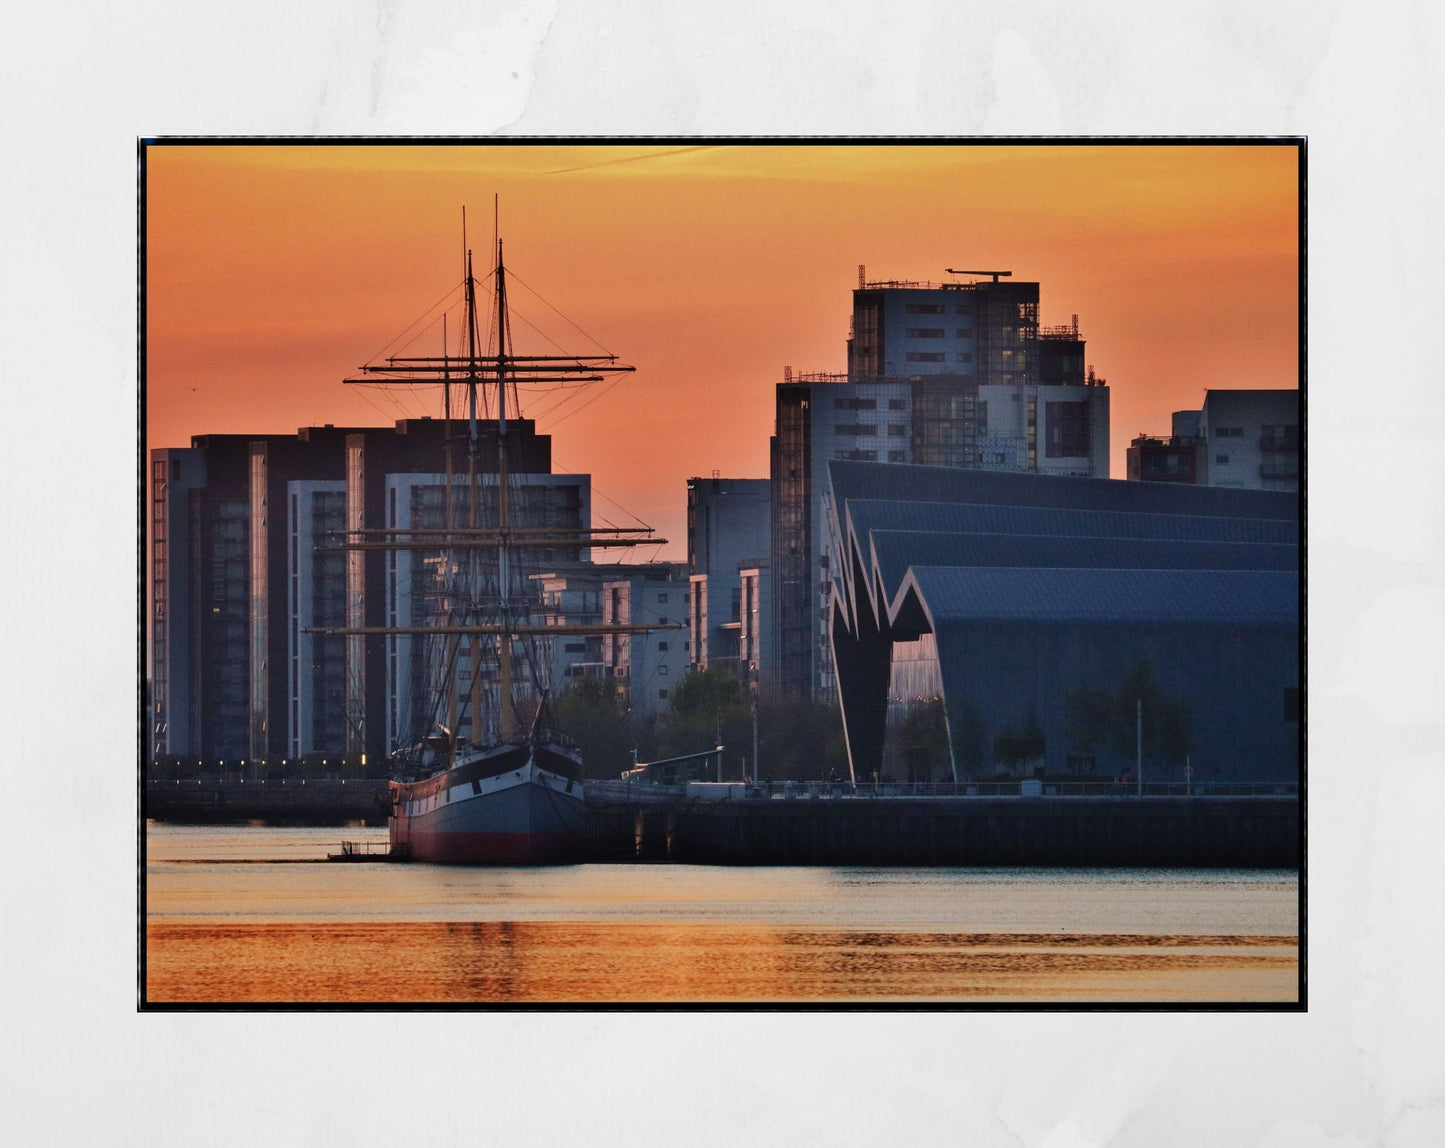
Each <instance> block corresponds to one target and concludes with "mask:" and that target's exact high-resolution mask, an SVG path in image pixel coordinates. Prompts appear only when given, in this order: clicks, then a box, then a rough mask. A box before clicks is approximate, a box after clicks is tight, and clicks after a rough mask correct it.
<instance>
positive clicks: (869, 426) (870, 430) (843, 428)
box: [833, 423, 878, 435]
mask: <svg viewBox="0 0 1445 1148" xmlns="http://www.w3.org/2000/svg"><path fill="white" fill-rule="evenodd" d="M833 433H834V434H842V435H860V434H877V433H878V424H877V423H840V424H839V425H838V426H835V427H834V428H833Z"/></svg>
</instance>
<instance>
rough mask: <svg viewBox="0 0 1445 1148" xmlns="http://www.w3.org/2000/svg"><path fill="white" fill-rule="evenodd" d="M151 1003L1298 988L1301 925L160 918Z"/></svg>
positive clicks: (1105, 994)
mask: <svg viewBox="0 0 1445 1148" xmlns="http://www.w3.org/2000/svg"><path fill="white" fill-rule="evenodd" d="M147 939H148V965H147V977H148V996H149V999H151V1000H154V1001H163V1000H173V1001H207V1002H221V1001H285V1002H289V1001H296V1002H301V1001H322V1002H348V1001H350V1002H359V1001H373V1002H376V1001H381V1002H420V1003H464V1002H465V1003H470V1002H496V1003H502V1002H542V1001H548V1002H576V1003H606V1002H615V1003H627V1002H633V1003H635V1002H647V1001H657V1002H674V1003H676V1002H699V1003H702V1002H722V1001H764V1002H786V1001H839V1002H843V1001H867V1000H924V1001H926V1000H931V1001H943V1000H959V1001H967V1000H971V999H979V998H990V999H997V998H1010V999H1026V1000H1060V1001H1070V1000H1072V1001H1082V1000H1151V1001H1175V1000H1215V1001H1241V1000H1245V1001H1257V1000H1258V1001H1262V1000H1274V1001H1289V1000H1293V999H1295V979H1296V975H1297V971H1298V949H1297V947H1296V939H1295V938H1293V937H1241V936H1209V937H1201V936H1137V935H1110V936H1092V937H1078V936H1056V935H1035V934H989V935H969V934H964V935H958V934H949V933H912V932H903V933H881V932H871V931H862V932H855V931H849V930H808V929H803V930H800V929H792V930H775V929H767V928H756V927H749V928H734V927H729V926H720V925H702V926H698V925H605V924H595V923H564V922H519V921H487V922H483V921H472V922H445V923H427V922H416V923H408V924H401V925H397V924H324V925H299V924H282V925H258V924H246V925H191V924H179V923H153V924H151V925H150V926H149V928H148V930H147Z"/></svg>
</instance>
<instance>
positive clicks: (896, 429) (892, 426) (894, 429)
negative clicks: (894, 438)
mask: <svg viewBox="0 0 1445 1148" xmlns="http://www.w3.org/2000/svg"><path fill="white" fill-rule="evenodd" d="M888 433H889V434H892V435H899V434H907V433H908V428H907V427H906V426H904V425H903V424H902V423H889V424H888Z"/></svg>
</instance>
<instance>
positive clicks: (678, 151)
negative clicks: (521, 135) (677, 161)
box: [542, 144, 714, 175]
mask: <svg viewBox="0 0 1445 1148" xmlns="http://www.w3.org/2000/svg"><path fill="white" fill-rule="evenodd" d="M713 146H714V145H712V144H699V145H698V146H696V147H675V148H673V149H672V150H671V151H655V152H650V153H649V154H647V155H627V156H623V157H622V158H621V159H600V160H598V161H597V162H596V163H584V164H581V165H579V166H577V167H559V168H556V169H555V170H553V171H544V172H543V173H542V174H543V175H565V174H566V173H567V172H569V171H586V170H587V169H588V168H592V167H606V166H607V165H608V164H613V163H637V162H638V161H639V160H645V159H661V158H662V157H663V156H665V155H682V154H684V153H685V152H690V151H707V150H708V149H709V148H710V147H713Z"/></svg>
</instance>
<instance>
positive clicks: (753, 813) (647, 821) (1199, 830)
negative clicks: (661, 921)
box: [145, 779, 1300, 868]
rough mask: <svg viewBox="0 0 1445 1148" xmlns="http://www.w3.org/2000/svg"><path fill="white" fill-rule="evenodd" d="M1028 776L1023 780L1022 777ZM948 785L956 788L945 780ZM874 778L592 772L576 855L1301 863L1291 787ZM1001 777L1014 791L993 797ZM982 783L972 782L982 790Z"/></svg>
mask: <svg viewBox="0 0 1445 1148" xmlns="http://www.w3.org/2000/svg"><path fill="white" fill-rule="evenodd" d="M1025 784H1027V783H1025ZM949 788H951V789H952V788H953V787H949ZM968 788H970V787H963V786H960V787H957V790H958V791H957V792H949V793H945V794H938V793H921V792H919V791H918V789H917V788H914V787H907V786H882V787H878V788H876V789H875V788H871V787H865V786H858V787H856V788H854V787H852V786H846V785H820V784H817V783H812V784H793V783H787V784H783V783H779V784H778V785H776V786H774V787H771V788H766V789H764V788H758V787H750V788H745V787H744V786H742V785H740V784H734V785H701V786H700V785H697V784H695V783H694V784H692V785H684V786H661V785H629V784H627V783H625V782H620V781H610V782H588V783H586V785H585V792H586V795H587V825H586V828H585V830H584V832H585V835H586V841H585V844H584V850H583V856H584V858H585V859H586V860H588V861H598V862H634V861H639V862H647V861H674V862H683V863H690V864H701V865H868V866H874V865H897V866H1033V865H1038V866H1080V867H1089V866H1142V867H1156V866H1157V867H1179V868H1297V867H1298V866H1299V863H1300V801H1299V796H1298V793H1297V792H1295V790H1294V787H1292V786H1290V787H1268V788H1266V789H1261V790H1258V791H1249V790H1248V787H1241V788H1242V789H1243V790H1244V791H1242V792H1230V791H1227V790H1226V791H1223V792H1218V791H1216V792H1185V791H1184V787H1173V791H1171V790H1170V787H1156V789H1155V790H1154V791H1147V792H1145V793H1143V794H1139V793H1137V792H1136V791H1132V790H1131V789H1130V788H1129V787H1125V786H1113V787H1111V786H1106V785H1100V786H1098V787H1096V788H1097V789H1099V790H1108V791H1109V792H1103V793H1100V792H1092V791H1090V788H1089V787H1084V788H1083V789H1081V791H1080V792H1077V793H1069V792H1068V791H1067V790H1064V791H1062V792H1061V791H1060V789H1054V790H1053V791H1052V792H1050V791H1049V790H1048V789H1046V788H1045V787H1042V786H1040V787H1037V791H1036V792H1035V791H1034V790H1032V789H1030V790H1029V791H1027V792H1026V791H1025V790H1024V788H1023V787H1022V786H1020V784H1019V783H1017V782H1015V783H1012V785H1011V786H1008V787H994V788H993V789H992V790H991V789H989V788H988V787H987V786H975V787H972V788H973V789H974V790H975V792H974V793H972V794H970V793H968V792H967V790H968ZM1001 788H1007V789H1011V792H999V790H1000V789H1001ZM979 789H982V790H983V792H977V790H979ZM386 800H387V799H386V782H385V781H375V780H372V781H367V780H355V781H345V782H343V781H336V780H333V781H326V780H319V779H308V780H306V781H301V780H298V779H288V780H287V781H284V782H277V781H267V782H257V781H247V782H237V781H219V780H216V779H210V780H200V781H197V780H182V781H180V782H176V781H155V782H150V783H148V784H147V786H146V792H145V813H146V816H147V817H153V818H156V819H158V820H167V821H180V822H194V823H228V822H229V823H236V822H245V821H250V820H257V821H265V822H268V823H270V824H273V825H286V824H292V825H345V824H347V823H348V822H356V821H363V822H365V823H366V824H367V825H375V826H381V825H385V824H386Z"/></svg>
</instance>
